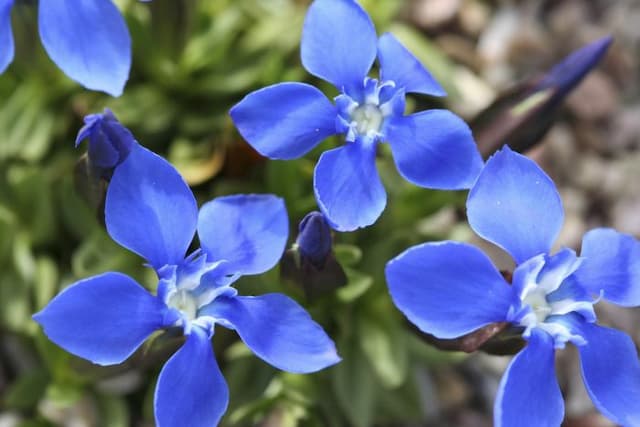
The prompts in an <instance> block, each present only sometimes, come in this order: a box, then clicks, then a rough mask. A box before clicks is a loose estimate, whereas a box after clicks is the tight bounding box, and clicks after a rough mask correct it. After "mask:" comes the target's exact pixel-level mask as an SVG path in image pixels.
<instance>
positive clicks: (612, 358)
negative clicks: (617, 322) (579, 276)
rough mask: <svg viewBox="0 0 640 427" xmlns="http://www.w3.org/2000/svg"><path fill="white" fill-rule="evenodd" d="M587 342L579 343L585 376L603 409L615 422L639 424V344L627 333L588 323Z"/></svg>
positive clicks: (592, 396)
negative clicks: (637, 345)
mask: <svg viewBox="0 0 640 427" xmlns="http://www.w3.org/2000/svg"><path fill="white" fill-rule="evenodd" d="M581 332H582V335H583V336H584V338H585V339H586V340H587V344H586V345H584V346H580V347H578V349H579V350H580V360H581V362H582V378H583V379H584V383H585V385H586V387H587V391H588V392H589V396H591V400H593V404H594V405H595V406H596V408H598V410H599V411H600V412H602V413H603V414H604V415H606V416H607V417H608V418H609V419H611V420H612V421H613V422H615V423H616V424H620V425H624V426H637V425H640V405H638V402H640V363H638V352H637V350H636V346H635V345H634V344H633V341H631V338H629V337H628V336H627V335H626V334H624V333H623V332H620V331H616V330H615V329H610V328H604V327H602V326H598V325H595V324H591V323H586V324H584V325H583V326H582V328H581Z"/></svg>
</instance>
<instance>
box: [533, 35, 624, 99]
mask: <svg viewBox="0 0 640 427" xmlns="http://www.w3.org/2000/svg"><path fill="white" fill-rule="evenodd" d="M612 42H613V37H611V36H607V37H603V38H601V39H598V40H596V41H594V42H591V43H589V44H588V45H586V46H583V47H581V48H580V49H578V50H575V51H573V52H571V53H570V54H569V55H568V56H567V57H566V58H564V59H563V60H562V61H561V62H559V63H558V64H556V65H554V66H553V68H552V69H551V70H550V71H549V72H548V73H547V74H545V75H544V77H542V79H540V81H539V82H538V84H537V85H536V87H535V89H534V90H536V91H539V90H545V89H549V88H553V89H557V92H555V94H554V96H555V97H556V98H557V97H562V96H564V95H566V94H567V93H569V92H570V91H571V90H572V89H573V88H574V87H576V85H577V84H578V83H580V81H581V80H582V79H583V78H584V77H585V76H586V75H587V74H588V73H589V71H591V70H592V69H593V68H594V67H595V66H596V65H597V64H598V62H600V60H601V59H602V57H603V56H604V54H605V53H606V52H607V49H609V46H610V45H611V43H612Z"/></svg>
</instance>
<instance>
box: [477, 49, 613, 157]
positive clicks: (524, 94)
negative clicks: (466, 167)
mask: <svg viewBox="0 0 640 427" xmlns="http://www.w3.org/2000/svg"><path fill="white" fill-rule="evenodd" d="M612 41H613V38H612V37H611V36H607V37H604V38H601V39H599V40H596V41H594V42H592V43H590V44H588V45H586V46H584V47H582V48H580V49H578V50H576V51H574V52H572V53H571V54H569V55H568V56H567V57H566V58H565V59H564V60H562V61H561V62H559V63H558V64H556V65H555V66H554V67H553V68H551V70H549V72H547V73H545V74H544V75H542V76H539V75H538V76H534V77H531V78H529V79H527V80H525V81H524V82H522V83H520V84H518V85H516V86H515V87H513V88H511V89H510V90H508V91H507V92H505V93H503V94H501V95H500V96H499V97H498V99H497V100H496V101H494V103H493V104H491V105H490V106H489V107H488V108H486V109H485V110H484V111H482V112H481V113H480V114H478V116H477V117H476V118H474V119H473V120H472V121H471V123H470V127H471V129H472V130H473V134H474V136H475V139H476V142H477V143H478V149H479V150H480V153H481V154H482V156H483V157H484V158H488V157H490V156H491V155H492V154H493V153H495V151H496V150H498V149H499V148H501V147H502V146H503V145H504V144H505V142H506V143H508V144H509V146H510V147H511V148H512V149H513V150H515V151H518V152H523V151H526V150H528V149H529V148H531V147H533V146H534V145H535V144H537V143H538V142H540V141H541V140H542V137H543V136H544V135H545V133H546V132H547V131H548V130H549V128H551V125H552V124H553V122H554V121H555V119H556V113H557V112H558V111H559V107H560V105H561V104H562V102H563V101H564V99H565V98H566V97H567V95H568V94H569V93H570V92H571V91H572V90H573V89H574V88H575V87H576V86H577V85H578V83H580V82H581V81H582V79H583V78H584V77H585V76H586V75H587V74H588V73H589V72H590V71H591V70H592V69H593V68H594V67H595V66H596V65H597V64H598V62H599V61H600V60H601V59H602V57H603V56H604V54H605V53H606V51H607V49H608V48H609V46H610V45H611V43H612Z"/></svg>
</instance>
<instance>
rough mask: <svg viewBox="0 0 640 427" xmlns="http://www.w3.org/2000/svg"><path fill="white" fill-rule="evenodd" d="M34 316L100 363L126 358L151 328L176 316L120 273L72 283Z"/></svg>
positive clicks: (63, 343) (52, 335) (69, 346)
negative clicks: (172, 315) (171, 314)
mask: <svg viewBox="0 0 640 427" xmlns="http://www.w3.org/2000/svg"><path fill="white" fill-rule="evenodd" d="M33 319H34V320H35V321H36V322H38V323H39V324H40V325H42V327H43V328H44V333H45V334H46V335H47V336H48V337H49V339H50V340H51V341H53V342H55V343H56V344H58V345H59V346H60V347H62V348H64V349H65V350H67V351H68V352H70V353H73V354H75V355H76V356H80V357H82V358H85V359H88V360H90V361H92V362H93V363H98V364H100V365H113V364H116V363H121V362H122V361H124V360H125V359H126V358H127V357H129V356H130V355H131V354H132V353H133V352H134V351H135V350H136V349H137V348H138V347H139V346H140V344H142V342H143V341H144V340H145V339H146V338H147V337H148V336H149V335H150V334H151V333H152V332H154V331H156V330H157V329H160V328H163V327H165V326H168V325H169V324H170V323H172V321H173V320H175V319H172V318H171V316H170V313H168V308H167V306H166V305H165V304H164V303H163V302H162V301H160V299H159V298H156V297H154V296H153V295H151V294H150V293H149V292H147V291H146V290H145V289H143V288H142V287H141V286H140V285H138V284H137V283H136V282H135V281H134V280H133V279H132V278H130V277H128V276H125V275H124V274H120V273H105V274H101V275H99V276H94V277H91V278H88V279H85V280H81V281H79V282H77V283H75V284H74V285H71V286H69V287H68V288H66V289H65V290H64V291H62V292H61V293H60V294H59V295H58V296H56V297H55V298H54V299H53V300H51V302H50V303H49V305H47V306H46V307H45V308H44V309H43V310H42V311H41V312H39V313H37V314H35V315H34V316H33Z"/></svg>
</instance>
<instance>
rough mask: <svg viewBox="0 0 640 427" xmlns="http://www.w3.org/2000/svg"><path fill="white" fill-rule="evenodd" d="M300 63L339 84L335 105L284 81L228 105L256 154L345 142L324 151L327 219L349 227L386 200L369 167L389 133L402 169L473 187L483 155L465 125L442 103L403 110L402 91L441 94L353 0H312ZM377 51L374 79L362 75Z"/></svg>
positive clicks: (426, 181) (373, 214) (440, 183)
mask: <svg viewBox="0 0 640 427" xmlns="http://www.w3.org/2000/svg"><path fill="white" fill-rule="evenodd" d="M301 56H302V64H303V65H304V67H305V68H306V69H307V70H308V71H309V72H310V73H311V74H313V75H315V76H317V77H320V78H322V79H324V80H327V81H328V82H330V83H332V84H333V85H334V86H335V87H336V88H338V90H339V91H340V92H341V94H340V95H339V96H337V97H336V98H335V104H332V103H331V102H330V101H329V100H328V99H327V98H326V97H325V96H324V94H323V93H322V92H320V91H319V90H318V89H316V88H315V87H313V86H310V85H308V84H304V83H280V84H276V85H273V86H269V87H266V88H264V89H261V90H258V91H256V92H253V93H250V94H249V95H247V96H246V97H245V98H244V99H243V100H242V101H240V102H239V103H238V104H237V105H236V106H234V107H233V108H232V109H231V117H232V119H233V121H234V122H235V124H236V126H237V128H238V130H239V132H240V133H241V134H242V136H243V137H244V138H245V139H246V140H247V141H248V142H249V143H250V144H251V145H252V146H253V147H254V148H255V149H256V150H257V151H258V152H260V153H261V154H262V155H264V156H267V157H269V158H272V159H285V160H286V159H293V158H296V157H299V156H302V155H303V154H305V153H307V152H308V151H309V150H311V149H312V148H313V147H315V146H316V145H317V144H319V143H320V142H321V141H323V140H324V139H325V138H327V137H329V136H331V135H335V134H343V135H345V139H346V144H345V145H344V146H343V147H340V148H336V149H332V150H329V151H327V152H325V153H323V154H322V156H321V157H320V160H319V161H318V164H317V166H316V169H315V174H314V189H315V195H316V199H317V201H318V205H319V207H320V210H321V211H322V212H323V213H324V214H325V216H326V217H327V219H328V220H329V222H330V223H331V225H332V226H333V227H334V228H335V229H337V230H340V231H350V230H354V229H356V228H359V227H364V226H367V225H370V224H372V223H373V222H375V221H376V219H377V218H378V217H379V216H380V214H381V213H382V211H383V210H384V207H385V204H386V193H385V190H384V188H383V186H382V183H381V181H380V177H379V176H378V172H377V170H376V166H375V156H376V146H377V143H379V142H384V141H388V142H389V143H390V145H391V151H392V152H393V157H394V159H395V162H396V165H397V167H398V170H399V171H400V174H401V175H402V176H404V177H405V178H406V179H407V180H409V181H410V182H412V183H414V184H417V185H420V186H423V187H429V188H437V189H447V190H452V189H464V188H469V187H470V186H471V185H472V184H473V182H474V180H475V178H476V177H477V175H478V173H479V172H480V169H481V168H482V160H481V158H480V155H479V154H478V152H477V149H476V147H475V143H474V141H473V137H472V135H471V131H470V130H469V128H468V126H467V125H466V124H465V123H464V122H463V121H462V120H461V119H460V118H458V117H457V116H455V115H454V114H452V113H451V112H449V111H446V110H429V111H423V112H420V113H417V114H412V115H410V116H404V115H403V113H404V109H405V94H406V93H409V92H412V93H422V94H427V95H433V96H443V95H445V92H444V90H443V89H442V87H440V85H439V84H438V82H436V80H435V79H434V78H433V77H432V76H431V74H430V73H429V72H428V71H427V70H426V69H425V68H424V67H423V66H422V64H420V62H419V61H418V59H417V58H415V57H414V56H413V55H412V54H411V53H410V52H409V51H408V50H407V49H406V48H405V47H404V46H402V44H400V42H399V41H398V40H397V39H396V38H395V37H394V36H393V35H391V34H389V33H387V34H383V35H382V36H381V37H380V38H378V37H377V36H376V31H375V28H374V26H373V23H372V22H371V19H370V18H369V16H368V15H367V14H366V12H365V11H364V10H363V9H362V8H361V7H360V6H359V5H358V3H356V2H355V1H354V0H316V1H314V2H313V3H312V5H311V6H310V8H309V11H308V13H307V16H306V19H305V22H304V28H303V34H302V44H301ZM376 57H377V58H378V61H379V63H380V80H376V79H373V78H369V77H368V76H367V74H368V73H369V70H370V69H371V66H372V65H373V63H374V61H375V59H376Z"/></svg>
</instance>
